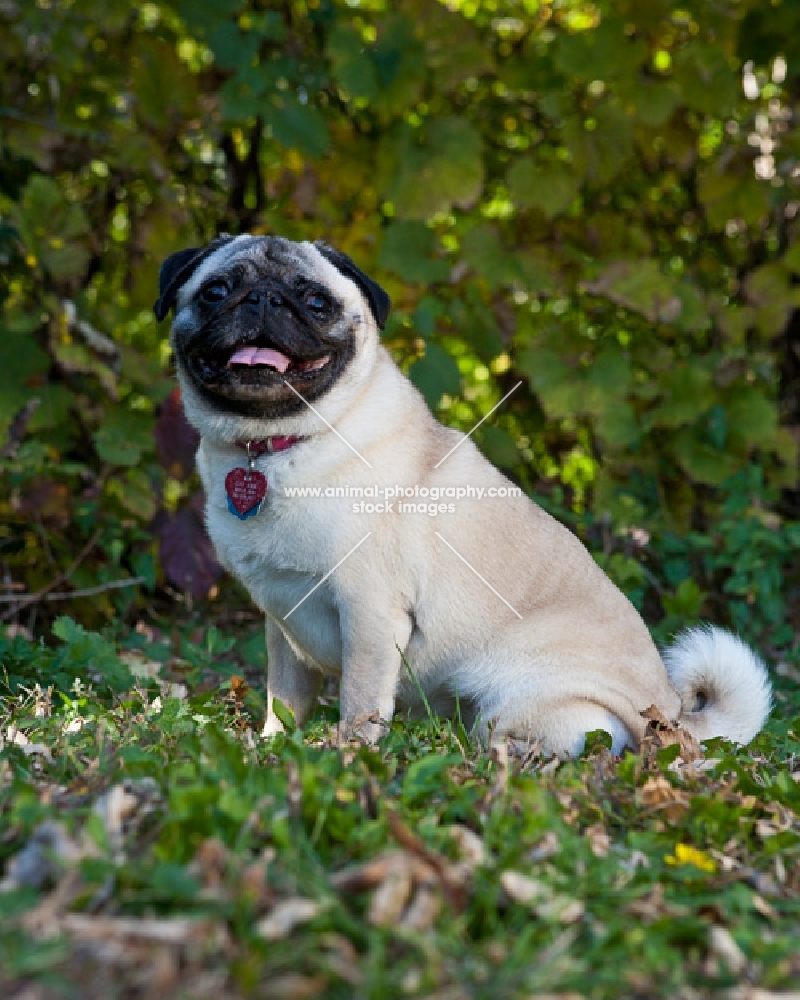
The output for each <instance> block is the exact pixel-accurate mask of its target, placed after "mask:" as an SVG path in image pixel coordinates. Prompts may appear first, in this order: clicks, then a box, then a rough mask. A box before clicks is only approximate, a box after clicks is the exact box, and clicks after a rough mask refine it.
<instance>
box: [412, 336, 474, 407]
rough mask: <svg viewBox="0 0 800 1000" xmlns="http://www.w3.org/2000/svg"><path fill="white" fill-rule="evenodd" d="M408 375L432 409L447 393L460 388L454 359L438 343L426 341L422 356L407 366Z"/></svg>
mask: <svg viewBox="0 0 800 1000" xmlns="http://www.w3.org/2000/svg"><path fill="white" fill-rule="evenodd" d="M408 377H409V378H410V379H411V381H412V382H413V383H414V385H415V386H416V387H417V388H418V389H419V391H420V392H421V393H422V395H423V396H424V397H425V401H426V402H427V404H428V406H430V408H431V409H432V410H435V409H436V407H437V406H438V405H439V401H440V400H441V398H442V396H443V395H444V394H445V393H447V394H448V395H450V396H455V395H457V394H458V392H459V391H460V390H461V373H460V372H459V370H458V365H457V364H456V363H455V360H454V359H453V358H452V357H451V356H450V355H449V354H448V353H447V351H445V350H444V348H443V347H440V346H439V345H438V344H434V343H431V342H428V343H427V344H426V346H425V355H424V357H421V358H418V359H417V360H416V361H415V362H414V363H413V364H412V365H411V367H410V368H409V370H408Z"/></svg>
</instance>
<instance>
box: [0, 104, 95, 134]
mask: <svg viewBox="0 0 800 1000" xmlns="http://www.w3.org/2000/svg"><path fill="white" fill-rule="evenodd" d="M0 118H10V119H11V120H12V121H17V122H24V123H25V124H26V125H33V126H35V127H36V128H43V129H46V130H47V131H48V132H60V133H61V134H62V135H72V136H75V137H76V138H78V139H92V140H94V141H95V142H104V141H105V140H106V139H107V138H108V136H107V135H106V134H105V133H104V132H95V131H93V130H91V129H85V128H79V127H78V128H75V127H73V126H71V125H60V124H59V123H58V122H48V121H45V120H44V119H43V118H34V117H33V116H32V115H26V114H25V113H24V112H22V111H17V110H16V108H5V107H0Z"/></svg>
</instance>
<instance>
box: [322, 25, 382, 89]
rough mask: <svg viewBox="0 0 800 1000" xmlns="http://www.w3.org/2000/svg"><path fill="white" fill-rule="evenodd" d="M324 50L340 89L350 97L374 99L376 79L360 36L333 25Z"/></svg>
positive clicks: (372, 65) (342, 26)
mask: <svg viewBox="0 0 800 1000" xmlns="http://www.w3.org/2000/svg"><path fill="white" fill-rule="evenodd" d="M325 50H326V54H327V56H328V58H329V59H330V61H331V71H332V73H333V78H334V80H335V81H336V83H337V85H338V87H339V88H340V90H342V91H344V93H345V94H346V95H347V96H348V97H350V98H354V97H358V98H363V99H364V100H367V101H369V102H373V101H374V100H375V99H376V97H377V96H378V80H377V75H376V72H375V65H374V63H373V62H372V60H371V59H370V57H369V54H368V52H367V50H366V46H365V44H364V41H363V39H362V38H361V35H360V33H359V32H358V31H356V30H355V29H354V28H351V27H350V26H349V25H345V24H340V23H337V24H336V25H335V26H334V28H333V30H332V31H331V33H330V34H329V35H328V38H327V42H326V46H325Z"/></svg>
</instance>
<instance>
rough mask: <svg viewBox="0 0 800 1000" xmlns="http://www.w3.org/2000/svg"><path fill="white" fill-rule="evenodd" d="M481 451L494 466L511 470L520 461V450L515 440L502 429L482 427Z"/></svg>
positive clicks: (486, 425)
mask: <svg viewBox="0 0 800 1000" xmlns="http://www.w3.org/2000/svg"><path fill="white" fill-rule="evenodd" d="M480 444H481V450H482V451H483V452H484V454H485V455H486V457H487V458H488V459H489V461H490V462H491V463H492V464H493V465H499V466H500V468H503V469H510V468H512V467H513V466H515V465H517V464H518V463H519V461H520V454H519V449H518V448H517V443H516V441H515V440H514V438H513V437H512V436H511V435H510V434H509V433H508V431H507V430H504V429H503V428H502V427H491V426H489V425H488V424H484V425H483V426H482V427H481V437H480Z"/></svg>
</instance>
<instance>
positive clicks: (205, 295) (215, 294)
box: [200, 281, 230, 302]
mask: <svg viewBox="0 0 800 1000" xmlns="http://www.w3.org/2000/svg"><path fill="white" fill-rule="evenodd" d="M229 294H230V289H229V288H228V286H227V285H226V283H225V282H224V281H212V282H211V284H210V285H206V286H205V288H204V289H203V290H202V292H201V293H200V295H201V297H202V299H203V301H204V302H221V301H222V300H223V299H225V298H227V297H228V295H229Z"/></svg>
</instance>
